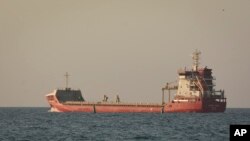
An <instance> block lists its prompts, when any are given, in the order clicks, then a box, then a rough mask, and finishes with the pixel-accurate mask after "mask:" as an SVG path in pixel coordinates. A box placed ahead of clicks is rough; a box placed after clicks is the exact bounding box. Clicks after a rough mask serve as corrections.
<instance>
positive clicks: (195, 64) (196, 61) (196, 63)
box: [192, 49, 201, 71]
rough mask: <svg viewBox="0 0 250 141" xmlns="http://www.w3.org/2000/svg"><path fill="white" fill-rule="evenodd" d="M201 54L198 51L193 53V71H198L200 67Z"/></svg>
mask: <svg viewBox="0 0 250 141" xmlns="http://www.w3.org/2000/svg"><path fill="white" fill-rule="evenodd" d="M200 54H201V52H200V51H198V50H197V49H196V50H195V52H194V53H193V57H192V58H193V71H197V70H198V67H199V64H200V62H199V60H200Z"/></svg>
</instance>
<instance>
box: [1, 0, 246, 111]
mask: <svg viewBox="0 0 250 141" xmlns="http://www.w3.org/2000/svg"><path fill="white" fill-rule="evenodd" d="M195 49H199V50H200V51H201V52H202V56H201V57H202V60H201V65H202V66H208V67H210V68H212V69H214V71H213V74H214V75H215V77H216V85H217V86H216V88H217V89H225V94H226V96H227V98H228V107H248V108H250V93H249V91H250V89H249V81H250V74H249V73H250V57H249V55H250V1H249V0H98V1H95V0H0V67H1V68H0V90H1V92H0V106H36V107H37V106H48V104H47V101H46V100H45V95H46V94H47V93H49V92H51V91H52V90H53V89H55V88H63V87H64V86H65V78H64V77H63V75H64V74H65V72H66V71H67V72H69V73H70V74H71V77H70V86H71V87H73V88H79V89H81V90H82V92H83V95H84V97H85V99H87V100H89V101H100V100H101V99H102V98H103V95H104V94H105V95H108V96H109V97H110V99H113V98H114V97H115V95H117V94H119V95H120V98H121V101H126V102H159V103H160V102H161V88H162V87H163V86H164V85H165V83H166V82H171V81H175V80H176V79H177V69H179V68H181V67H185V66H186V67H191V65H192V59H191V56H190V55H191V54H192V52H193V51H194V50H195Z"/></svg>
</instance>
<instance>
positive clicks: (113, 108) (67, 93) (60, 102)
mask: <svg viewBox="0 0 250 141" xmlns="http://www.w3.org/2000/svg"><path fill="white" fill-rule="evenodd" d="M200 54H201V52H200V51H197V50H196V51H195V52H194V53H193V55H192V59H193V66H192V68H191V69H189V70H188V69H186V68H184V69H180V70H178V82H177V81H176V82H172V83H166V85H165V86H164V87H163V88H162V101H161V102H159V103H157V104H150V103H126V102H122V101H121V100H120V98H119V96H118V95H117V96H116V100H115V101H109V100H108V96H106V95H104V98H103V100H101V101H99V102H89V101H86V100H85V99H84V97H83V96H82V93H81V90H74V89H71V88H69V87H68V76H69V75H68V73H66V75H65V76H66V88H65V89H56V90H54V91H53V92H52V93H50V94H47V95H46V99H47V101H48V103H49V105H50V111H51V112H89V113H168V112H201V113H207V112H224V111H225V109H226V103H227V102H226V97H225V95H224V90H215V83H214V80H215V77H214V76H212V69H209V68H208V67H199V59H200ZM166 91H167V92H168V93H167V94H168V101H167V102H166V101H165V95H166V94H165V92H166ZM171 97H173V98H171Z"/></svg>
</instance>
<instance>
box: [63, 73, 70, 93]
mask: <svg viewBox="0 0 250 141" xmlns="http://www.w3.org/2000/svg"><path fill="white" fill-rule="evenodd" d="M64 76H65V79H66V89H68V84H69V76H70V75H69V73H68V72H66V74H65V75H64Z"/></svg>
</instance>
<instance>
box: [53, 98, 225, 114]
mask: <svg viewBox="0 0 250 141" xmlns="http://www.w3.org/2000/svg"><path fill="white" fill-rule="evenodd" d="M49 103H50V106H51V111H54V112H89V113H162V112H164V113H169V112H224V111H225V108H226V102H216V101H209V100H208V101H195V102H179V103H178V102H176V103H168V104H165V105H164V106H162V105H142V104H139V105H135V104H126V105H125V104H108V103H107V104H100V103H95V104H93V103H92V104H87V103H82V104H61V103H59V102H57V101H51V100H50V101H49Z"/></svg>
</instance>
